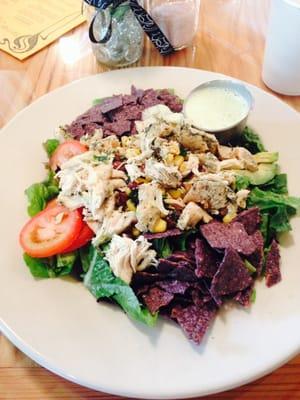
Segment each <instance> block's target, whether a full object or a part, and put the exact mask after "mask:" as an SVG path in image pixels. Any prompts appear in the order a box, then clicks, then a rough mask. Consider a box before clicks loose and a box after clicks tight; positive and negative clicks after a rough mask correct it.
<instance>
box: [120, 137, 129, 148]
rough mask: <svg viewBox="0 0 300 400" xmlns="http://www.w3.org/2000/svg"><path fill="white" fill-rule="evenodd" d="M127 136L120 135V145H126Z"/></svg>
mask: <svg viewBox="0 0 300 400" xmlns="http://www.w3.org/2000/svg"><path fill="white" fill-rule="evenodd" d="M128 139H129V138H128V136H122V137H121V143H122V146H127V144H128Z"/></svg>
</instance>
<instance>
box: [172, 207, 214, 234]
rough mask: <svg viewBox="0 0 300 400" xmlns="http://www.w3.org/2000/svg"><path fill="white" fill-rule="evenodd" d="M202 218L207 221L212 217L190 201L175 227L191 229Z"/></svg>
mask: <svg viewBox="0 0 300 400" xmlns="http://www.w3.org/2000/svg"><path fill="white" fill-rule="evenodd" d="M202 220H203V221H204V222H205V223H208V222H209V221H211V220H212V217H211V216H210V215H209V214H208V213H207V212H206V211H205V210H203V208H202V207H200V206H198V205H197V204H196V203H194V202H192V201H191V202H190V203H188V204H187V205H186V207H185V208H184V210H183V211H182V213H181V215H180V217H179V219H178V222H177V227H178V228H179V229H181V230H186V229H191V228H194V227H195V226H196V225H197V224H198V222H200V221H202Z"/></svg>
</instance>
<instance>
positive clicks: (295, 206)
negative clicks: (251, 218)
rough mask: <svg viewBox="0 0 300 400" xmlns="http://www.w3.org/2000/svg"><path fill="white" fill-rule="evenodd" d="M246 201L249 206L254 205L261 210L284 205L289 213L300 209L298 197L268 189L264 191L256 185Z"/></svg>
mask: <svg viewBox="0 0 300 400" xmlns="http://www.w3.org/2000/svg"><path fill="white" fill-rule="evenodd" d="M248 202H249V206H253V205H256V206H258V207H259V208H260V209H261V210H268V209H272V208H274V207H276V208H277V207H278V206H284V207H287V209H288V210H289V213H292V214H291V215H293V214H295V213H296V212H297V211H298V210H299V209H300V198H298V197H292V196H286V195H282V194H278V193H275V192H272V191H270V190H268V191H264V190H261V189H259V188H257V187H256V188H254V189H253V190H252V191H251V193H250V195H249V199H248ZM290 209H291V210H290Z"/></svg>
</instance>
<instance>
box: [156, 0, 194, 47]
mask: <svg viewBox="0 0 300 400" xmlns="http://www.w3.org/2000/svg"><path fill="white" fill-rule="evenodd" d="M148 1H149V2H148V12H149V14H150V15H151V17H152V18H153V19H154V21H155V22H156V23H157V25H158V26H159V28H160V29H161V30H162V32H163V33H164V34H165V36H166V37H167V39H168V40H169V42H170V43H171V44H172V46H173V47H174V49H175V50H181V49H184V48H185V47H188V46H190V45H191V44H192V42H193V39H194V37H195V35H196V33H197V30H198V26H199V13H200V0H148Z"/></svg>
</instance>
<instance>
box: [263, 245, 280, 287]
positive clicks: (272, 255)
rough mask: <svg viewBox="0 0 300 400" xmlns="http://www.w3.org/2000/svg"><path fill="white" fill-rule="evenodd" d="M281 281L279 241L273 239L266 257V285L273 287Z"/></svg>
mask: <svg viewBox="0 0 300 400" xmlns="http://www.w3.org/2000/svg"><path fill="white" fill-rule="evenodd" d="M280 281H281V272H280V252H279V245H278V243H277V241H276V240H275V239H273V241H272V243H271V246H270V250H269V252H268V255H267V258H266V285H267V286H268V287H271V286H274V285H276V283H279V282H280Z"/></svg>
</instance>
